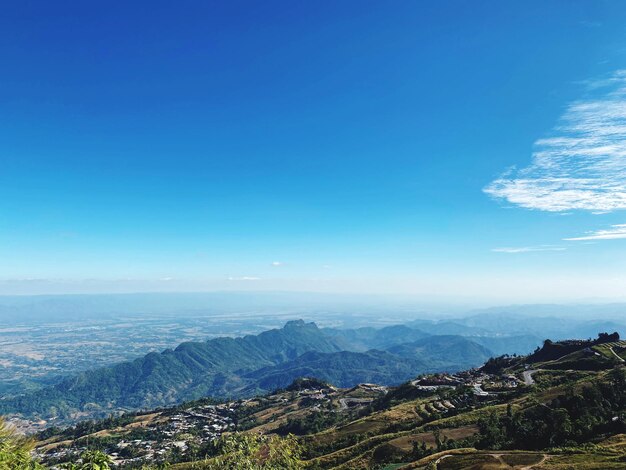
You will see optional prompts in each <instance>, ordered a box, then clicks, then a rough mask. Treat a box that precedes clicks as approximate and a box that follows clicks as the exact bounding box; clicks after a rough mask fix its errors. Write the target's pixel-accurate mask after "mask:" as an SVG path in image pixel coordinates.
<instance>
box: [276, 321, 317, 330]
mask: <svg viewBox="0 0 626 470" xmlns="http://www.w3.org/2000/svg"><path fill="white" fill-rule="evenodd" d="M305 326H309V327H314V328H315V329H317V325H316V324H315V323H314V322H311V323H305V321H304V320H289V321H288V322H287V323H285V326H284V329H285V330H291V329H296V328H303V327H305Z"/></svg>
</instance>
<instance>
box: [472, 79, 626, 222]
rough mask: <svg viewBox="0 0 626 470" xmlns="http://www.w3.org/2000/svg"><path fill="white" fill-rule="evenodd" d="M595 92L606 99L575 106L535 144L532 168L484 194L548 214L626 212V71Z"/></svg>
mask: <svg viewBox="0 0 626 470" xmlns="http://www.w3.org/2000/svg"><path fill="white" fill-rule="evenodd" d="M589 89H590V90H591V89H594V90H593V91H594V92H597V91H598V90H601V91H603V92H604V93H603V94H602V96H600V97H597V98H593V99H584V100H580V101H576V102H574V103H572V104H570V105H569V106H568V107H567V109H566V111H565V113H564V114H563V115H562V116H561V119H560V121H559V124H558V125H557V126H556V127H555V128H554V129H553V130H552V132H551V134H550V135H549V136H548V137H546V138H543V139H539V140H537V141H536V142H535V150H534V152H533V154H532V163H531V164H530V166H528V167H527V168H524V169H521V170H516V169H513V170H510V171H509V172H507V173H505V174H504V175H502V176H501V177H500V178H498V179H496V180H495V181H492V182H491V183H490V184H489V185H487V186H486V187H485V188H484V191H485V192H486V193H487V194H489V195H490V196H492V197H494V198H499V199H505V200H506V201H508V202H509V203H511V204H515V205H517V206H521V207H524V208H528V209H537V210H542V211H550V212H563V211H570V210H587V211H591V212H595V213H602V212H609V211H613V210H616V209H626V70H621V71H619V72H617V73H615V74H614V75H613V76H612V77H611V78H609V79H606V80H601V81H596V82H595V83H594V84H593V86H589Z"/></svg>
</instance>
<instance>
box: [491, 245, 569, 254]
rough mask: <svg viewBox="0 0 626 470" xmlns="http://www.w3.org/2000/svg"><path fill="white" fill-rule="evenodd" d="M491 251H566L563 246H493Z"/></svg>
mask: <svg viewBox="0 0 626 470" xmlns="http://www.w3.org/2000/svg"><path fill="white" fill-rule="evenodd" d="M491 251H493V252H495V253H530V252H533V251H565V247H563V246H551V245H541V246H520V247H508V248H507V247H505V248H493V249H492V250H491Z"/></svg>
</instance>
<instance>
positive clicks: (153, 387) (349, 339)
mask: <svg viewBox="0 0 626 470" xmlns="http://www.w3.org/2000/svg"><path fill="white" fill-rule="evenodd" d="M416 339H417V341H416ZM407 341H410V342H408V343H407ZM385 347H388V349H389V350H388V351H381V350H376V349H374V348H385ZM351 349H352V350H351ZM357 351H358V352H357ZM490 355H491V352H490V351H489V350H487V349H486V348H484V347H483V346H480V345H478V344H476V343H474V342H472V341H470V340H469V339H466V338H463V337H460V336H428V335H426V334H425V333H423V332H421V331H419V330H414V329H411V328H409V327H406V326H401V325H399V326H391V327H386V328H381V329H369V328H362V329H357V330H330V329H329V330H321V329H319V328H318V327H317V326H316V325H315V324H314V323H305V322H303V321H301V320H299V321H291V322H288V323H287V324H286V325H285V327H284V328H282V329H274V330H270V331H266V332H263V333H260V334H259V335H256V336H253V335H249V336H245V337H242V338H216V339H212V340H209V341H206V342H203V343H199V342H188V343H182V344H181V345H180V346H178V347H177V348H176V349H174V350H171V349H168V350H165V351H163V352H162V353H156V352H154V353H150V354H147V355H146V356H144V357H142V358H139V359H136V360H134V361H130V362H124V363H120V364H117V365H114V366H111V367H104V368H99V369H94V370H89V371H86V372H83V373H80V374H78V375H76V376H73V377H68V378H66V379H64V380H62V381H61V382H60V383H58V384H57V385H54V386H49V387H46V388H44V389H42V390H37V391H34V392H30V393H24V394H22V395H20V396H16V397H11V398H8V399H4V400H1V401H0V414H5V415H6V414H18V415H20V416H22V417H26V418H29V419H39V418H42V419H44V420H49V419H51V418H52V419H54V421H53V422H55V423H59V424H63V423H66V424H67V423H71V422H75V421H77V420H80V419H86V418H99V417H105V416H107V415H109V414H114V413H120V412H123V411H132V410H138V409H150V408H155V407H159V406H167V405H172V404H176V403H180V402H182V401H185V400H194V399H197V398H201V397H206V396H212V397H222V398H224V397H247V396H251V395H254V394H262V393H267V392H270V391H272V390H274V389H277V388H282V387H285V386H287V385H288V384H289V383H290V382H291V381H293V380H294V379H296V378H298V377H302V376H315V377H318V378H321V379H324V380H328V381H330V382H332V383H334V384H337V385H339V386H342V387H350V386H353V385H356V384H358V383H360V382H376V383H381V384H384V385H396V384H398V383H401V382H402V381H405V380H407V379H409V378H411V377H415V376H416V375H419V374H421V373H425V372H432V371H437V370H449V371H455V370H460V369H463V368H467V367H473V366H478V365H480V364H482V363H483V362H484V361H485V360H486V359H487V358H488V357H489V356H490Z"/></svg>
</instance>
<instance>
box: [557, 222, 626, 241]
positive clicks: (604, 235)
mask: <svg viewBox="0 0 626 470" xmlns="http://www.w3.org/2000/svg"><path fill="white" fill-rule="evenodd" d="M619 238H626V224H618V225H611V228H610V229H607V230H597V231H595V232H589V233H588V234H587V235H583V236H582V237H574V238H565V240H567V241H585V240H617V239H619Z"/></svg>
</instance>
